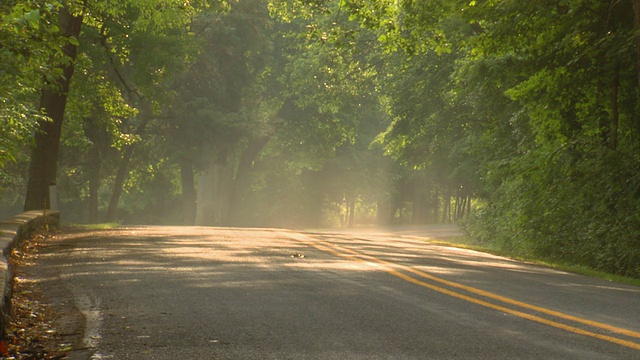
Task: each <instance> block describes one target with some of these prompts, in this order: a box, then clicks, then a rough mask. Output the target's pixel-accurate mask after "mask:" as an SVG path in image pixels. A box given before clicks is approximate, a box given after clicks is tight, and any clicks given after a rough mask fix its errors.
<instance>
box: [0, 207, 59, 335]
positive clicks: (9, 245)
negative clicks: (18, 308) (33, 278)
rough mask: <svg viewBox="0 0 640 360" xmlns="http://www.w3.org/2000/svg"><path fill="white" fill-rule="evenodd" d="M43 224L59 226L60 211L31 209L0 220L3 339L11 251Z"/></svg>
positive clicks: (8, 303)
mask: <svg viewBox="0 0 640 360" xmlns="http://www.w3.org/2000/svg"><path fill="white" fill-rule="evenodd" d="M45 225H48V226H49V227H51V228H55V229H57V228H59V227H60V212H59V211H50V210H33V211H27V212H24V213H22V214H19V215H16V216H14V217H12V218H10V219H8V220H5V221H2V222H0V250H2V254H0V294H2V297H1V298H0V339H4V337H5V335H6V330H7V324H8V322H9V310H10V306H11V296H12V288H13V287H12V285H13V274H12V270H11V267H10V265H9V257H10V256H11V251H13V249H14V248H15V247H19V246H21V244H22V241H24V240H26V239H28V238H29V237H31V236H32V235H33V233H34V232H35V231H37V230H39V229H41V228H42V227H44V226H45Z"/></svg>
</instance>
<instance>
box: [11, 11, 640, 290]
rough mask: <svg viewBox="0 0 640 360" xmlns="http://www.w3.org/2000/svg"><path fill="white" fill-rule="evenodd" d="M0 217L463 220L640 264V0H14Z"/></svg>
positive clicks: (339, 222) (523, 248) (569, 257)
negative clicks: (45, 213) (53, 195)
mask: <svg viewBox="0 0 640 360" xmlns="http://www.w3.org/2000/svg"><path fill="white" fill-rule="evenodd" d="M0 17H1V18H2V20H1V21H0V102H1V106H0V120H1V121H0V124H1V125H0V192H1V193H2V195H1V196H0V215H1V216H4V217H9V216H10V215H13V214H15V213H17V212H20V211H22V210H23V209H26V210H30V209H41V208H43V207H49V206H50V205H51V204H50V201H49V197H48V194H49V187H50V186H51V185H52V184H56V186H57V194H58V199H57V200H58V201H57V204H58V207H59V208H60V209H61V211H62V213H63V219H64V221H66V222H70V223H83V224H84V223H102V222H107V223H122V224H184V225H193V224H197V225H221V226H281V227H300V228H302V227H306V228H308V227H321V226H344V227H350V226H356V225H362V224H422V223H454V222H455V223H459V224H461V226H462V227H463V228H464V229H465V231H466V232H467V234H468V236H470V237H471V238H473V239H474V241H476V242H477V243H478V244H480V245H481V246H484V247H488V248H492V249H496V250H499V251H504V252H506V253H509V254H513V255H515V256H519V257H522V258H537V259H546V260H547V261H550V262H554V263H565V264H574V265H576V266H580V267H585V268H589V269H595V270H598V271H605V272H608V273H615V274H618V275H621V276H627V277H635V278H640V115H639V114H640V95H639V94H640V76H639V75H640V72H639V69H640V65H639V64H640V62H639V58H640V29H638V26H639V25H638V24H640V1H638V0H628V1H596V0H577V1H562V0H561V1H542V2H526V1H524V2H523V1H515V0H507V1H493V0H483V1H469V0H465V1H431V0H429V1H422V2H414V1H391V0H382V1H360V0H341V1H325V0H313V1H306V0H304V1H302V0H299V1H298V0H247V1H244V0H243V1H239V2H234V1H224V0H219V1H215V0H196V1H187V2H185V1H178V0H163V1H159V0H136V1H134V0H127V1H121V2H113V1H107V0H44V1H33V0H11V1H9V2H4V3H3V4H2V5H0Z"/></svg>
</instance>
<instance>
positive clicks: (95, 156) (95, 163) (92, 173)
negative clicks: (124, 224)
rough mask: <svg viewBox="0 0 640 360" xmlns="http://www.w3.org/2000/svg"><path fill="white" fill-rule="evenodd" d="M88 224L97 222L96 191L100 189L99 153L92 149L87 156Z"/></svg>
mask: <svg viewBox="0 0 640 360" xmlns="http://www.w3.org/2000/svg"><path fill="white" fill-rule="evenodd" d="M87 171H88V172H89V223H90V224H95V223H97V222H98V221H100V220H99V218H98V217H99V214H98V190H99V189H100V153H99V152H98V151H97V149H94V150H93V151H91V153H90V154H89V164H88V165H87Z"/></svg>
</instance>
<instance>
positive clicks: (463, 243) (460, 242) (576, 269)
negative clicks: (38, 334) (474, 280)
mask: <svg viewBox="0 0 640 360" xmlns="http://www.w3.org/2000/svg"><path fill="white" fill-rule="evenodd" d="M428 241H429V242H430V243H433V244H437V245H445V246H452V247H456V248H461V249H468V250H475V251H480V252H485V253H489V254H493V255H497V256H502V257H506V258H509V259H513V260H518V261H522V262H525V263H528V264H534V265H539V266H545V267H548V268H552V269H555V270H559V271H565V272H570V273H574V274H580V275H585V276H589V277H593V278H600V279H604V280H607V281H612V282H616V283H622V284H628V285H634V286H640V279H636V278H630V277H625V276H620V275H616V274H611V273H607V272H603V271H598V270H593V269H590V268H587V267H584V266H581V265H575V264H565V263H556V262H550V261H549V260H546V259H541V258H536V257H534V256H522V255H521V254H514V253H510V252H508V251H505V250H501V249H498V248H495V247H492V246H491V245H481V244H477V243H476V242H475V241H473V239H470V238H469V237H467V236H454V237H451V238H444V239H429V240H428Z"/></svg>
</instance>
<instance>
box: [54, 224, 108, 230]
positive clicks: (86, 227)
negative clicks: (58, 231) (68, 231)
mask: <svg viewBox="0 0 640 360" xmlns="http://www.w3.org/2000/svg"><path fill="white" fill-rule="evenodd" d="M118 226H120V224H118V223H115V222H114V223H102V224H65V225H63V227H66V228H73V229H82V230H107V229H113V228H117V227H118Z"/></svg>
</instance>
